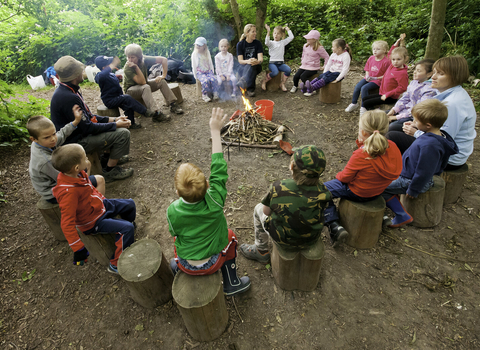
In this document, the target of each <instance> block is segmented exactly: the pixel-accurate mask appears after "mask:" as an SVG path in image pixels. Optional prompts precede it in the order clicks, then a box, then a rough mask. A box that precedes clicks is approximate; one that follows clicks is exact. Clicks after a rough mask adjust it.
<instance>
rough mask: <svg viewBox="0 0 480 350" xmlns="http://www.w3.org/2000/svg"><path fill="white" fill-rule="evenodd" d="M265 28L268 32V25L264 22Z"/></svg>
mask: <svg viewBox="0 0 480 350" xmlns="http://www.w3.org/2000/svg"><path fill="white" fill-rule="evenodd" d="M265 29H266V30H267V32H270V27H269V25H268V24H267V23H265Z"/></svg>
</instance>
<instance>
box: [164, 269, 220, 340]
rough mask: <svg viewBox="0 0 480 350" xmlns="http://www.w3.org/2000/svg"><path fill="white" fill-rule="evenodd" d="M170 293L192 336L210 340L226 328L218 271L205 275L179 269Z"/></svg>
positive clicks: (196, 338)
mask: <svg viewBox="0 0 480 350" xmlns="http://www.w3.org/2000/svg"><path fill="white" fill-rule="evenodd" d="M172 294H173V299H174V300H175V302H176V303H177V307H178V310H179V311H180V314H181V315H182V318H183V322H185V326H186V327H187V330H188V333H189V334H190V336H191V337H192V338H193V339H195V340H199V341H212V340H214V339H216V338H218V337H219V336H220V335H222V333H223V332H224V331H225V328H226V327H227V323H228V312H227V305H226V303H225V296H224V294H223V286H222V275H221V272H220V271H217V272H215V273H214V274H213V275H205V276H191V275H187V274H186V273H184V272H182V271H178V272H177V274H176V276H175V279H174V280H173V287H172Z"/></svg>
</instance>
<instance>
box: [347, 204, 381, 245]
mask: <svg viewBox="0 0 480 350" xmlns="http://www.w3.org/2000/svg"><path fill="white" fill-rule="evenodd" d="M338 212H339V214H340V224H341V225H342V226H343V227H344V228H345V229H346V230H347V231H348V239H347V241H346V243H347V244H348V245H349V246H351V247H354V248H357V249H369V248H373V247H374V246H375V244H376V243H377V241H378V236H380V233H381V232H382V221H383V215H384V212H385V200H384V199H383V197H382V196H378V197H377V198H376V199H374V200H372V201H369V202H352V201H349V200H347V199H343V198H342V199H340V203H339V205H338Z"/></svg>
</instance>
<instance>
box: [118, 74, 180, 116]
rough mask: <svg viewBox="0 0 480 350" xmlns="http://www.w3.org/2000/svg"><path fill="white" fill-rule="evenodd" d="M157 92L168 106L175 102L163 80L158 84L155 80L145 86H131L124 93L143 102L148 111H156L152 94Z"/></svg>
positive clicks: (175, 99)
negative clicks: (158, 91)
mask: <svg viewBox="0 0 480 350" xmlns="http://www.w3.org/2000/svg"><path fill="white" fill-rule="evenodd" d="M157 90H160V92H161V93H162V95H163V97H165V100H166V101H167V104H168V105H171V104H172V102H175V101H177V98H176V97H175V95H174V94H173V92H172V90H170V88H169V87H168V84H167V82H166V81H165V79H162V81H161V82H160V83H157V82H156V81H155V80H149V81H147V84H145V85H134V86H131V87H129V88H128V90H127V91H126V93H127V94H128V95H130V96H132V97H133V98H134V99H136V100H143V102H144V103H145V106H146V107H147V109H148V110H150V111H158V107H157V104H156V102H155V100H154V99H153V95H152V92H155V91H157Z"/></svg>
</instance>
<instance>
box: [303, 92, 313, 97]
mask: <svg viewBox="0 0 480 350" xmlns="http://www.w3.org/2000/svg"><path fill="white" fill-rule="evenodd" d="M314 93H315V92H305V93H304V94H303V95H304V96H307V97H310V96H312V95H313V94H314Z"/></svg>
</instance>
